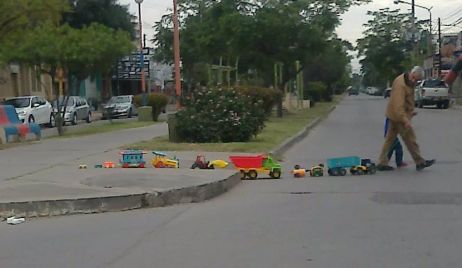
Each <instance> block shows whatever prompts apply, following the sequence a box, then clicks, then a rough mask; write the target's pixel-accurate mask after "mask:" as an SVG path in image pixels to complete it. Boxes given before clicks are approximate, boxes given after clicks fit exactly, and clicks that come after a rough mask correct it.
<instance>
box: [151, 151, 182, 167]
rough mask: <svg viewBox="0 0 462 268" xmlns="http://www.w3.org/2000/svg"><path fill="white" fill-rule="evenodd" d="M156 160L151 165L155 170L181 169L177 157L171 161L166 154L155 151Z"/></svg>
mask: <svg viewBox="0 0 462 268" xmlns="http://www.w3.org/2000/svg"><path fill="white" fill-rule="evenodd" d="M152 153H153V154H154V158H153V159H152V161H151V164H152V166H153V167H155V168H179V167H180V163H179V161H178V159H176V158H175V157H174V158H173V159H170V158H168V157H167V155H166V154H165V153H162V152H157V151H153V152H152Z"/></svg>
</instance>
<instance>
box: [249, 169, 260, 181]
mask: <svg viewBox="0 0 462 268" xmlns="http://www.w3.org/2000/svg"><path fill="white" fill-rule="evenodd" d="M248 175H249V178H251V179H252V180H255V179H256V178H257V177H258V173H257V171H255V170H250V171H249V174H248Z"/></svg>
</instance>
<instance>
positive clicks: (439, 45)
mask: <svg viewBox="0 0 462 268" xmlns="http://www.w3.org/2000/svg"><path fill="white" fill-rule="evenodd" d="M441 42H442V40H441V18H438V78H440V77H441V64H442V63H441Z"/></svg>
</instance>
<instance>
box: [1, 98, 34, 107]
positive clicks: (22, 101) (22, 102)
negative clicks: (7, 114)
mask: <svg viewBox="0 0 462 268" xmlns="http://www.w3.org/2000/svg"><path fill="white" fill-rule="evenodd" d="M5 104H6V105H13V106H14V108H26V107H29V105H30V98H17V99H9V100H6V101H5Z"/></svg>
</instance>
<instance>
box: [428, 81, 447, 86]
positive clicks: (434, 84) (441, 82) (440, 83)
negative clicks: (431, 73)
mask: <svg viewBox="0 0 462 268" xmlns="http://www.w3.org/2000/svg"><path fill="white" fill-rule="evenodd" d="M423 86H424V87H446V83H444V81H441V80H426V81H424V83H423Z"/></svg>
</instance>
